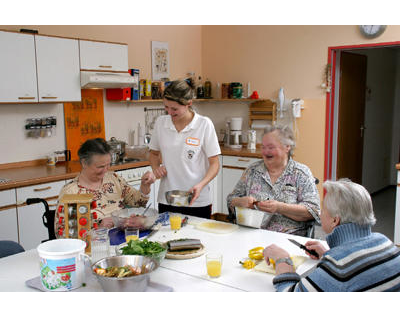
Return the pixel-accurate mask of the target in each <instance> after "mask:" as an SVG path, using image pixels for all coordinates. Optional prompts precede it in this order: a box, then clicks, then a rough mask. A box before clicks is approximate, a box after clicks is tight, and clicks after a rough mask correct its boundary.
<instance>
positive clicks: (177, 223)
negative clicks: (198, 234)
mask: <svg viewBox="0 0 400 316" xmlns="http://www.w3.org/2000/svg"><path fill="white" fill-rule="evenodd" d="M169 223H170V224H171V229H172V230H178V229H181V223H182V219H181V217H180V216H170V218H169Z"/></svg>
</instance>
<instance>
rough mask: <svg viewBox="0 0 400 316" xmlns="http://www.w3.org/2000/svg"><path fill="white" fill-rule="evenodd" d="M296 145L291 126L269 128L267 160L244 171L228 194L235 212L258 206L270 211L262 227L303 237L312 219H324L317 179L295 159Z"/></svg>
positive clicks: (264, 144) (264, 143) (265, 141)
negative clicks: (239, 209)
mask: <svg viewBox="0 0 400 316" xmlns="http://www.w3.org/2000/svg"><path fill="white" fill-rule="evenodd" d="M294 146H295V141H294V136H293V132H292V130H291V129H290V128H288V127H284V126H279V125H276V126H267V127H266V128H265V130H264V135H263V138H262V156H263V160H262V161H259V162H255V163H253V164H252V165H250V166H249V167H248V168H247V169H246V170H245V171H244V173H243V175H242V177H241V178H240V180H239V182H238V183H237V184H236V186H235V188H234V190H233V192H232V193H231V194H229V195H228V197H227V203H228V208H229V211H230V212H231V213H232V214H234V208H235V206H240V207H245V208H257V209H258V210H261V211H264V212H266V213H267V214H266V215H265V216H264V219H263V222H262V225H261V228H263V229H268V230H273V231H277V232H282V233H289V234H295V235H300V236H306V235H307V231H308V227H309V225H310V221H311V222H312V221H314V220H315V221H317V222H319V221H320V219H319V213H320V199H319V195H318V190H317V187H316V185H315V178H314V177H313V175H312V173H311V171H310V169H309V168H308V167H307V166H306V165H303V164H301V163H299V162H296V161H294V160H293V159H292V154H293V149H294ZM268 215H269V216H268Z"/></svg>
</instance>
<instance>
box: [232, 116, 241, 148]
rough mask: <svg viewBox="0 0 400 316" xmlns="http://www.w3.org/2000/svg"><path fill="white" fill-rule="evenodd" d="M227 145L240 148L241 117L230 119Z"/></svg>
mask: <svg viewBox="0 0 400 316" xmlns="http://www.w3.org/2000/svg"><path fill="white" fill-rule="evenodd" d="M230 122H231V123H230V140H229V147H230V148H234V149H240V148H242V122H243V119H242V118H241V117H232V118H231V120H230Z"/></svg>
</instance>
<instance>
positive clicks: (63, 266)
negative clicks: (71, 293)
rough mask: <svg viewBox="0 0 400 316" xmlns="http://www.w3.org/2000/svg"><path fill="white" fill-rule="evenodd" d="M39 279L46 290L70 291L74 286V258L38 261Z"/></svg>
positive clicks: (42, 259)
mask: <svg viewBox="0 0 400 316" xmlns="http://www.w3.org/2000/svg"><path fill="white" fill-rule="evenodd" d="M40 278H41V280H42V284H43V286H44V287H45V288H46V289H48V290H71V289H72V286H73V284H75V278H76V262H75V258H67V259H57V260H52V259H45V258H41V259H40Z"/></svg>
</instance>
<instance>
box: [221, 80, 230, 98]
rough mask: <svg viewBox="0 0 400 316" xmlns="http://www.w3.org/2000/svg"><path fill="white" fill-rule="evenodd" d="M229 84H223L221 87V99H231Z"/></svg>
mask: <svg viewBox="0 0 400 316" xmlns="http://www.w3.org/2000/svg"><path fill="white" fill-rule="evenodd" d="M229 85H230V84H229V83H223V84H222V86H221V99H228V97H229Z"/></svg>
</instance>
